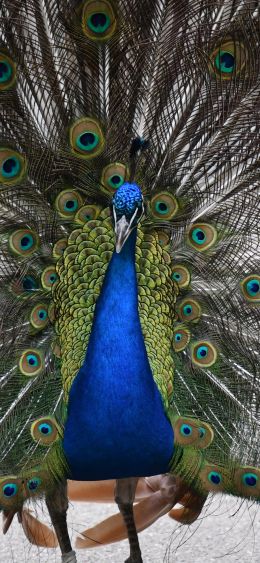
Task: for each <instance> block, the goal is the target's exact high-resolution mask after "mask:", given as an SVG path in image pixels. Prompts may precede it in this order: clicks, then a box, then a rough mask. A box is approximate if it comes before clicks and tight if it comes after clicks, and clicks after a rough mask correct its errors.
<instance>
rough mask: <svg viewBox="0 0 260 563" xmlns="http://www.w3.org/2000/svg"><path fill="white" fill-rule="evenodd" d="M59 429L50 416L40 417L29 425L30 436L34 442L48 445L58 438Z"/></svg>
mask: <svg viewBox="0 0 260 563" xmlns="http://www.w3.org/2000/svg"><path fill="white" fill-rule="evenodd" d="M59 434H60V429H59V427H58V425H57V423H56V421H55V419H54V418H53V417H51V416H46V417H41V418H38V419H37V420H35V421H34V422H33V423H32V425H31V436H32V438H33V440H35V442H39V443H40V444H41V445H43V446H49V445H50V444H52V443H53V442H55V441H56V440H57V439H58V438H59Z"/></svg>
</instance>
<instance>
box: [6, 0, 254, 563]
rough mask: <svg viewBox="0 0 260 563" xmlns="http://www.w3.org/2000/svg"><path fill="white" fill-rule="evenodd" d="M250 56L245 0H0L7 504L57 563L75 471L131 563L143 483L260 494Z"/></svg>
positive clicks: (166, 488) (170, 490)
mask: <svg viewBox="0 0 260 563" xmlns="http://www.w3.org/2000/svg"><path fill="white" fill-rule="evenodd" d="M259 67H260V58H259V5H258V2H257V0H224V1H220V0H187V1H186V2H182V1H180V0H139V1H138V0H82V1H81V0H25V1H24V2H20V1H18V0H2V1H1V6H0V104H1V112H0V123H1V127H0V209H1V216H0V249H1V250H0V252H1V258H0V264H1V267H0V271H1V323H0V326H1V378H0V382H1V399H0V432H1V453H0V460H1V462H0V508H1V510H2V511H3V513H4V515H5V518H6V528H8V525H10V522H11V520H12V517H13V515H14V514H15V513H18V514H20V515H21V514H23V507H24V506H25V505H26V503H28V502H29V501H33V500H34V499H35V500H36V501H37V499H39V498H44V499H45V501H46V505H47V508H48V510H49V513H50V517H51V520H52V524H53V527H54V529H55V532H56V536H57V539H58V542H59V545H60V549H61V553H62V561H63V562H64V563H73V562H76V553H75V551H74V550H73V549H72V546H71V542H70V538H69V535H68V529H67V523H66V513H67V507H68V495H67V480H68V479H69V480H73V481H74V482H75V481H80V482H89V481H93V482H95V481H108V482H111V480H114V481H115V491H114V498H115V501H116V503H117V504H118V507H119V511H120V514H121V516H122V518H123V521H124V523H125V527H126V530H127V535H128V539H129V546H130V555H129V558H128V559H127V562H128V563H141V561H142V555H141V551H140V547H139V543H138V529H139V528H140V526H139V523H138V522H137V517H136V518H135V512H136V511H135V512H134V510H133V503H134V499H135V494H136V488H137V486H138V484H139V486H140V483H148V484H149V483H155V482H157V484H156V486H155V489H154V490H155V491H156V490H162V491H163V498H164V506H166V507H168V511H169V510H170V508H171V507H173V506H174V505H175V504H176V503H177V502H179V501H182V503H183V505H184V507H186V508H184V512H185V511H186V512H185V513H186V514H187V512H188V513H189V518H191V513H192V512H195V513H196V514H198V512H199V511H200V510H201V509H202V506H203V503H204V502H205V499H206V497H207V495H208V494H209V493H212V492H213V493H223V492H224V493H227V494H231V495H235V496H237V497H242V498H250V499H254V500H256V501H257V500H259V499H260V452H259V445H258V444H259V436H260V433H259V422H260V413H259V411H260V373H259V328H260V315H259V302H260V272H259V212H260V203H259V153H260V150H259V107H260V104H259V98H260V95H259ZM158 475H160V476H161V477H160V478H159V482H158V478H157V481H156V477H155V476H158ZM144 478H146V479H147V481H145V480H144ZM149 480H150V481H149ZM112 482H113V481H112ZM82 486H83V485H82ZM151 498H152V497H151ZM194 507H195V508H194ZM150 508H151V510H152V503H151V506H150ZM148 512H149V511H148ZM157 512H158V514H157V513H156V510H155V511H154V514H153V518H155V517H157V516H158V515H159V512H160V510H159V509H158V511H157ZM24 514H26V512H24ZM156 514H157V516H156ZM173 517H176V518H177V519H178V515H177V513H176V512H175V513H174V514H173ZM194 517H196V515H195V516H194ZM189 518H188V519H189ZM179 519H180V520H181V521H182V520H183V521H184V520H185V518H184V515H183V514H182V516H180V517H179ZM186 519H187V518H186ZM149 522H150V521H149V515H148V516H147V520H146V525H148V524H149ZM83 543H84V542H83Z"/></svg>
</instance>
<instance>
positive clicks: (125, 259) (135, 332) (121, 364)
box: [85, 230, 153, 384]
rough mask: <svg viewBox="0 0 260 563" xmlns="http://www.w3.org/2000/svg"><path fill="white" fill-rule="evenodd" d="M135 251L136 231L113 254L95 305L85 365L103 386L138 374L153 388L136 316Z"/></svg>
mask: <svg viewBox="0 0 260 563" xmlns="http://www.w3.org/2000/svg"><path fill="white" fill-rule="evenodd" d="M135 247H136V230H134V231H133V232H132V233H131V234H130V236H129V238H128V240H127V241H126V243H125V244H124V246H123V248H122V250H121V252H120V253H119V254H117V253H116V252H114V254H113V256H112V259H111V261H110V264H109V266H108V269H107V272H106V276H105V279H104V283H103V287H102V290H101V293H100V296H99V299H98V301H97V304H96V309H95V317H94V322H93V326H92V332H91V336H90V340H89V345H88V350H87V354H86V360H85V364H86V365H87V366H88V370H87V371H88V373H89V374H90V373H93V374H94V373H95V378H99V377H101V378H102V380H103V384H104V378H105V377H106V376H107V377H108V378H109V380H111V378H114V377H115V374H125V375H122V379H124V377H126V376H127V374H129V375H128V377H131V378H134V379H136V378H138V376H139V375H140V373H142V374H143V377H145V376H149V377H148V379H149V378H150V380H151V383H152V384H153V378H152V373H151V370H150V366H149V362H148V357H147V354H146V349H145V344H144V339H143V335H142V330H141V325H140V320H139V313H138V287H137V277H136V267H135ZM131 364H132V369H131V368H130V369H129V366H130V365H131ZM91 366H92V367H93V371H92V369H91ZM98 366H99V367H98ZM94 368H95V369H94ZM97 368H98V369H97ZM129 371H130V372H131V373H129ZM117 377H118V376H117ZM110 383H111V381H110Z"/></svg>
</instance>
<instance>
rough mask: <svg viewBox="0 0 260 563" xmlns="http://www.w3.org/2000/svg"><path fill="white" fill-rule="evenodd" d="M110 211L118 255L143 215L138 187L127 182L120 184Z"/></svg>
mask: <svg viewBox="0 0 260 563" xmlns="http://www.w3.org/2000/svg"><path fill="white" fill-rule="evenodd" d="M112 210H113V221H114V229H115V235H116V252H118V253H119V252H120V250H122V248H123V246H124V244H125V242H126V240H127V239H128V237H129V235H130V233H131V232H132V231H133V229H135V228H136V227H137V225H138V223H139V221H140V219H141V217H142V216H143V213H144V199H143V195H142V192H141V189H140V188H139V186H138V185H137V184H130V183H128V182H125V183H124V184H122V186H121V187H120V188H118V190H117V191H116V193H115V195H114V196H113V199H112Z"/></svg>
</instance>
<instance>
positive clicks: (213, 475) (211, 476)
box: [208, 471, 222, 485]
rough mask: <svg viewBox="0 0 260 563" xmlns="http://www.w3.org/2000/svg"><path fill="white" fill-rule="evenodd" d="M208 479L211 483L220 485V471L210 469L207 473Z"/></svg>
mask: <svg viewBox="0 0 260 563" xmlns="http://www.w3.org/2000/svg"><path fill="white" fill-rule="evenodd" d="M208 480H209V482H210V483H212V484H213V485H220V484H221V481H222V476H221V473H219V472H218V471H210V472H209V473H208Z"/></svg>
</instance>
